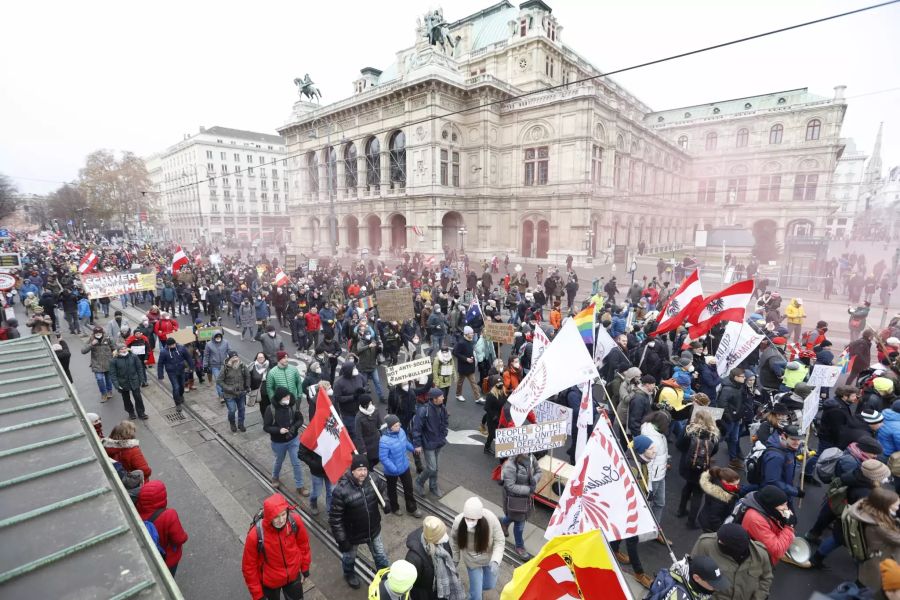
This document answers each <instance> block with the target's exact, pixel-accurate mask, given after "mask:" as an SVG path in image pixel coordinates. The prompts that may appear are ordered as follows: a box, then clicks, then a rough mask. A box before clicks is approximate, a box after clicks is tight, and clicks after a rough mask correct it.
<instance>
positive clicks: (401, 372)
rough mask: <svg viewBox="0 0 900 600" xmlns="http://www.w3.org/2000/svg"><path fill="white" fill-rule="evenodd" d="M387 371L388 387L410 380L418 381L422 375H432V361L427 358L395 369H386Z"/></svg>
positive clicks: (403, 364)
mask: <svg viewBox="0 0 900 600" xmlns="http://www.w3.org/2000/svg"><path fill="white" fill-rule="evenodd" d="M385 371H386V372H387V378H388V385H397V384H399V383H403V382H404V381H409V380H410V379H418V378H419V377H420V376H422V375H430V374H431V359H430V358H428V357H427V356H426V357H424V358H417V359H416V360H411V361H409V362H405V363H401V364H399V365H396V366H393V367H385Z"/></svg>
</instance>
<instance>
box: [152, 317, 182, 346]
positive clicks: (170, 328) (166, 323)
mask: <svg viewBox="0 0 900 600" xmlns="http://www.w3.org/2000/svg"><path fill="white" fill-rule="evenodd" d="M176 331H178V321H176V320H175V319H173V318H171V316H170V315H169V313H167V312H164V313H161V314H160V319H159V321H157V322H156V324H155V325H154V326H153V332H154V333H156V337H158V338H159V341H160V343H161V344H162V343H165V341H166V340H167V339H168V338H169V336H170V335H172V334H173V333H175V332H176Z"/></svg>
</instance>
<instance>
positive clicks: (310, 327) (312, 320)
mask: <svg viewBox="0 0 900 600" xmlns="http://www.w3.org/2000/svg"><path fill="white" fill-rule="evenodd" d="M321 329H322V317H320V316H319V309H318V308H316V307H315V306H313V307H312V308H310V309H309V312H308V313H306V337H307V338H308V339H309V342H310V344H311V345H312V347H313V348H315V347H316V346H318V345H319V330H321Z"/></svg>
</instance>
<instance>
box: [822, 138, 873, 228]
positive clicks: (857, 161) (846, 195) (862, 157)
mask: <svg viewBox="0 0 900 600" xmlns="http://www.w3.org/2000/svg"><path fill="white" fill-rule="evenodd" d="M867 158H868V156H867V155H866V153H865V152H861V151H859V150H857V149H856V144H854V142H853V140H852V139H848V140H847V147H846V148H845V150H844V153H843V154H842V155H841V157H840V159H838V161H837V167H835V169H834V175H833V177H832V185H831V196H832V199H833V202H834V204H833V206H834V207H835V208H834V210H833V212H830V213H829V214H828V217H827V219H826V227H827V231H828V236H829V237H831V238H832V239H837V240H839V239H843V238H845V237H849V236H850V234H851V233H852V231H853V227H854V224H855V219H856V215H857V213H858V212H859V211H860V210H861V208H860V199H861V197H862V189H863V181H864V176H865V171H866V159H867Z"/></svg>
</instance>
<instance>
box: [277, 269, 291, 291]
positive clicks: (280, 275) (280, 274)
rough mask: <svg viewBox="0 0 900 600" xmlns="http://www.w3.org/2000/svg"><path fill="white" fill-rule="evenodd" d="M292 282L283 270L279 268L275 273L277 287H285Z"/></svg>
mask: <svg viewBox="0 0 900 600" xmlns="http://www.w3.org/2000/svg"><path fill="white" fill-rule="evenodd" d="M290 281H291V278H290V277H288V276H287V273H285V272H284V271H282V270H281V268H279V269H278V270H277V271H275V285H276V286H278V287H281V286H285V285H287V284H288V283H290Z"/></svg>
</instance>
